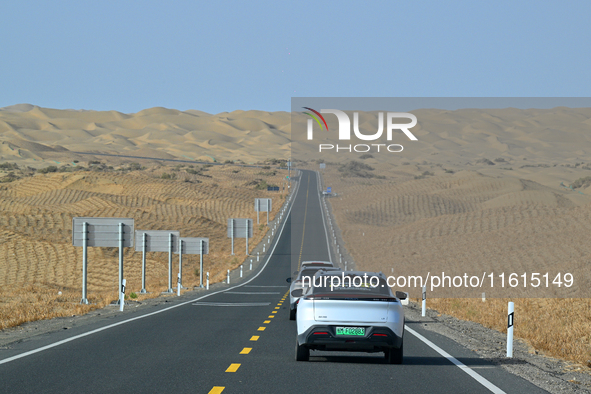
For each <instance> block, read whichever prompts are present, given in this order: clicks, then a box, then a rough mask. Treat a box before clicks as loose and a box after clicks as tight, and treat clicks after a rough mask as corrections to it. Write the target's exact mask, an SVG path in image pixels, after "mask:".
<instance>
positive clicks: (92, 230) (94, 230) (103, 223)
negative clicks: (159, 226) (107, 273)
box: [72, 218, 134, 248]
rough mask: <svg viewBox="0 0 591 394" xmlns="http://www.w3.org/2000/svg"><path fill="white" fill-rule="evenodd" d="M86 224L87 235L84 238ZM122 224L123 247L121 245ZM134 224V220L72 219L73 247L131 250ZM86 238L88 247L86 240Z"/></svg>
mask: <svg viewBox="0 0 591 394" xmlns="http://www.w3.org/2000/svg"><path fill="white" fill-rule="evenodd" d="M84 223H87V234H86V237H85V236H84V229H83V227H84ZM121 223H122V224H123V245H121V244H120V238H119V235H120V230H121ZM133 229H134V222H133V219H132V218H72V245H74V246H104V247H117V246H123V247H124V248H129V247H132V246H133ZM85 238H86V245H84V242H83V241H84V239H85Z"/></svg>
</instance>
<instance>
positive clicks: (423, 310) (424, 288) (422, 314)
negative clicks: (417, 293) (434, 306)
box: [421, 286, 427, 316]
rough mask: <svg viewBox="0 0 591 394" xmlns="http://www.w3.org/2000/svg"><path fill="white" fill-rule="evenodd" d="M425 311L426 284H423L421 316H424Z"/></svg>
mask: <svg viewBox="0 0 591 394" xmlns="http://www.w3.org/2000/svg"><path fill="white" fill-rule="evenodd" d="M426 313H427V286H423V309H422V313H421V316H425V314H426Z"/></svg>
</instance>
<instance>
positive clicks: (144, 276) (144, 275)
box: [140, 233, 148, 294]
mask: <svg viewBox="0 0 591 394" xmlns="http://www.w3.org/2000/svg"><path fill="white" fill-rule="evenodd" d="M147 236H148V234H146V233H144V234H143V237H142V238H143V239H142V240H143V241H144V242H143V243H142V289H141V290H140V294H146V293H147V291H146V238H147Z"/></svg>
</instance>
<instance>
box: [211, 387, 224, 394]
mask: <svg viewBox="0 0 591 394" xmlns="http://www.w3.org/2000/svg"><path fill="white" fill-rule="evenodd" d="M224 389H225V387H223V386H213V388H212V389H211V390H209V393H208V394H220V393H221V392H222V391H224Z"/></svg>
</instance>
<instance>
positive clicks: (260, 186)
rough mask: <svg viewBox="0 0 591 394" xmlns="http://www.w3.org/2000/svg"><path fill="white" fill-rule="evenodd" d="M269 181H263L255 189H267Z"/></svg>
mask: <svg viewBox="0 0 591 394" xmlns="http://www.w3.org/2000/svg"><path fill="white" fill-rule="evenodd" d="M267 186H269V185H267V181H261V182H260V183H259V184H258V185H257V186H256V187H255V189H257V190H267Z"/></svg>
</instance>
